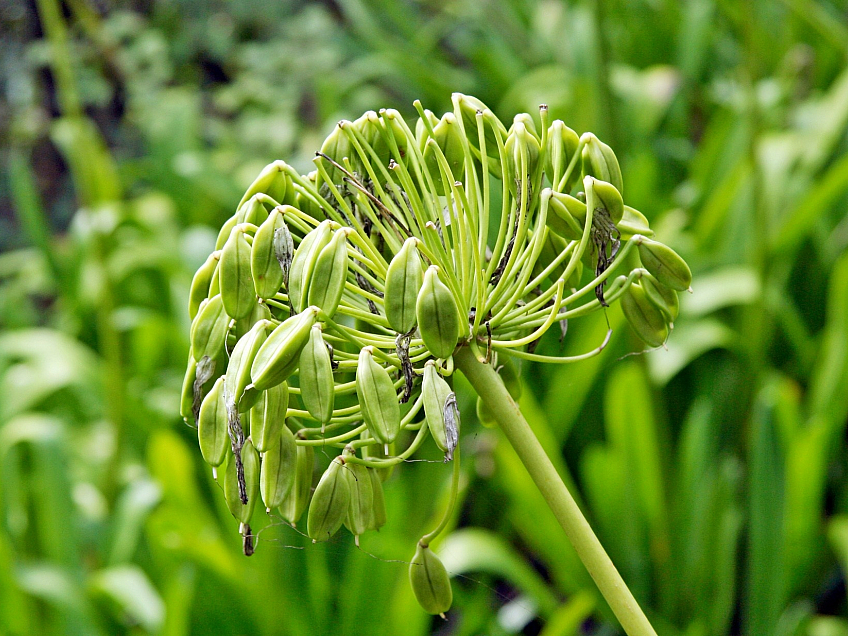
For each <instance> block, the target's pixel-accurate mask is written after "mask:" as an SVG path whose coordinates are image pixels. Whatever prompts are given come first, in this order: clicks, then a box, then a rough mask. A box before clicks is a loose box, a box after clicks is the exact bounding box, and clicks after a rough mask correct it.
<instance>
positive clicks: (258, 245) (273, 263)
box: [250, 209, 288, 299]
mask: <svg viewBox="0 0 848 636" xmlns="http://www.w3.org/2000/svg"><path fill="white" fill-rule="evenodd" d="M287 231H288V228H287V227H286V222H285V221H284V220H283V215H282V214H281V213H280V211H279V210H276V209H275V210H274V211H272V212H271V214H270V215H269V216H268V218H267V219H266V220H265V222H264V223H263V224H262V225H260V226H259V229H258V230H256V235H255V236H254V237H253V247H252V249H251V251H250V271H251V274H252V275H253V287H254V289H255V290H256V295H257V296H259V297H260V298H263V299H268V298H272V297H273V296H274V294H276V293H277V292H278V291H280V287H282V285H283V268H282V266H281V265H280V261H278V260H277V252H276V239H277V237H278V236H279V235H280V234H281V233H283V232H287Z"/></svg>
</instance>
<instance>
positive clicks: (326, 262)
mask: <svg viewBox="0 0 848 636" xmlns="http://www.w3.org/2000/svg"><path fill="white" fill-rule="evenodd" d="M350 232H351V230H350V229H349V228H341V229H339V230H336V232H335V234H333V238H332V239H331V240H330V242H329V243H328V244H327V245H326V246H324V248H323V249H322V250H321V252H320V253H319V254H318V258H317V259H316V260H315V269H314V270H313V272H312V276H311V277H310V279H309V294H308V295H307V297H308V303H309V304H310V305H315V306H316V307H319V308H320V309H322V310H323V311H324V313H325V314H327V316H329V317H331V318H332V317H333V315H334V314H335V313H336V309H337V308H338V306H339V302H341V299H342V293H343V292H344V288H345V282H346V281H347V270H348V257H347V235H348V234H349V233H350Z"/></svg>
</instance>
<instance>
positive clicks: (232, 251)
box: [218, 226, 256, 320]
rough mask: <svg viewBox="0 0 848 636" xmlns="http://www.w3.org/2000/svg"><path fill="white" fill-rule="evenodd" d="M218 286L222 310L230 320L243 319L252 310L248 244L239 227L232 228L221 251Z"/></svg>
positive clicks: (253, 302) (254, 297)
mask: <svg viewBox="0 0 848 636" xmlns="http://www.w3.org/2000/svg"><path fill="white" fill-rule="evenodd" d="M218 266H219V267H220V268H221V272H220V274H219V275H220V277H221V280H220V285H221V298H222V300H223V301H224V309H225V310H226V312H227V314H228V315H229V316H230V317H231V318H235V319H236V320H238V319H239V318H244V317H245V316H247V315H248V314H249V313H250V312H251V310H252V309H253V305H254V304H255V303H256V296H255V294H254V289H253V277H252V275H251V273H250V244H249V243H248V242H247V239H246V238H245V236H244V231H243V230H242V229H241V227H240V226H236V227H234V228H233V231H232V232H231V233H230V238H228V239H227V242H226V243H225V244H224V249H222V250H221V262H220V263H219V265H218Z"/></svg>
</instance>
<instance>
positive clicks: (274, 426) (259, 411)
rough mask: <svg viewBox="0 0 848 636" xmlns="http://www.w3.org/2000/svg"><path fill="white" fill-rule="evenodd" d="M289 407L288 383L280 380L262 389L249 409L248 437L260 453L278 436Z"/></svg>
mask: <svg viewBox="0 0 848 636" xmlns="http://www.w3.org/2000/svg"><path fill="white" fill-rule="evenodd" d="M288 408H289V385H288V384H286V383H285V382H281V383H280V384H277V385H276V386H272V387H271V388H269V389H267V390H265V391H262V392H261V393H260V394H259V398H258V399H257V400H256V404H254V405H253V407H252V408H251V409H250V439H251V440H253V445H254V446H255V447H256V450H258V451H259V452H260V453H264V452H266V451H267V450H268V447H269V446H270V445H271V442H272V440H274V439H276V438H277V437H279V436H280V429H281V428H283V425H284V424H285V421H286V413H287V412H288Z"/></svg>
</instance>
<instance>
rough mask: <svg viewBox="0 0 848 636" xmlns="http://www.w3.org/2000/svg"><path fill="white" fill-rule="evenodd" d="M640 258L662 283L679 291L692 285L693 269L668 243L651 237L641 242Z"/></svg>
mask: <svg viewBox="0 0 848 636" xmlns="http://www.w3.org/2000/svg"><path fill="white" fill-rule="evenodd" d="M639 259H640V260H641V261H642V265H644V266H645V269H647V270H648V271H649V272H651V274H652V275H653V276H654V278H656V279H657V280H658V281H659V282H660V283H662V284H663V285H665V286H666V287H670V288H671V289H675V290H677V291H686V290H688V289H689V287H690V286H691V285H692V271H691V270H690V269H689V266H688V265H687V264H686V261H684V260H683V259H682V258H680V256H679V255H678V254H677V252H675V251H674V250H673V249H671V248H670V247H668V246H667V245H663V244H662V243H660V242H659V241H654V240H652V239H649V238H643V239H642V240H641V242H640V243H639Z"/></svg>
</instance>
